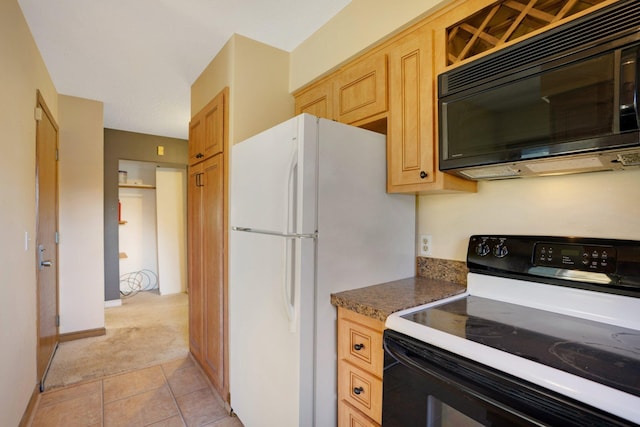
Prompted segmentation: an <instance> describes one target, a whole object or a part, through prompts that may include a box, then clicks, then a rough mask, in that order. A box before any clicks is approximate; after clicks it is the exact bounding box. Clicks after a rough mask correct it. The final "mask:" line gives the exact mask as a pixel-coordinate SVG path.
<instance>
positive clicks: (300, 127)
mask: <svg viewBox="0 0 640 427" xmlns="http://www.w3.org/2000/svg"><path fill="white" fill-rule="evenodd" d="M316 120H317V119H316V118H315V117H312V116H309V115H302V116H298V117H295V118H293V119H291V120H288V121H286V122H284V123H281V124H280V125H278V126H276V127H274V128H271V129H269V130H267V131H265V132H262V133H260V134H258V135H256V136H253V137H251V138H249V139H247V140H246V141H243V142H241V143H239V144H236V145H234V146H233V150H232V155H231V208H230V215H231V225H232V227H235V228H236V229H243V230H247V231H248V230H253V231H258V232H267V233H274V234H296V233H298V234H306V235H308V236H311V235H313V233H315V231H316V230H315V187H316V184H315V164H316V152H315V151H316V145H315V143H314V140H315V137H316V134H317V131H316V129H317V124H316ZM303 210H305V211H307V212H308V214H307V215H303ZM309 212H310V213H309ZM304 216H306V217H307V218H304V221H305V222H306V224H307V225H306V226H304V227H303V217H304Z"/></svg>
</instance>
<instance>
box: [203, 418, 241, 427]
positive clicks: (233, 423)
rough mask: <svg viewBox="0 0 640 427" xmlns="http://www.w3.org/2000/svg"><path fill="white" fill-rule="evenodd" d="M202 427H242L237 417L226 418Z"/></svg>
mask: <svg viewBox="0 0 640 427" xmlns="http://www.w3.org/2000/svg"><path fill="white" fill-rule="evenodd" d="M204 427H244V426H243V425H242V423H241V422H240V420H239V419H238V417H226V418H223V419H221V420H218V421H216V422H214V423H213V424H207V425H206V426H204Z"/></svg>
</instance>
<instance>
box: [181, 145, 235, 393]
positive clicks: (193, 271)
mask: <svg viewBox="0 0 640 427" xmlns="http://www.w3.org/2000/svg"><path fill="white" fill-rule="evenodd" d="M188 197H189V202H188V210H189V212H188V215H189V221H188V224H189V226H188V227H189V229H188V234H189V238H188V241H189V311H190V312H189V347H190V349H191V353H192V354H193V356H194V357H195V358H196V360H198V362H199V363H200V365H201V366H202V368H203V369H204V371H205V372H206V374H207V376H208V377H209V379H210V380H211V382H212V383H213V385H214V387H215V388H216V389H217V390H218V391H219V392H220V395H221V396H223V397H226V396H227V394H228V380H227V375H226V367H225V343H226V341H227V339H226V333H225V331H226V325H225V319H226V318H227V317H226V307H227V305H226V299H227V296H226V287H225V284H224V230H225V224H224V221H225V215H224V157H223V154H222V153H220V154H217V155H215V156H213V157H211V158H209V159H207V160H205V161H204V162H202V163H199V164H196V165H194V166H191V167H190V168H189V188H188Z"/></svg>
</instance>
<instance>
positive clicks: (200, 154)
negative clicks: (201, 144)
mask: <svg viewBox="0 0 640 427" xmlns="http://www.w3.org/2000/svg"><path fill="white" fill-rule="evenodd" d="M203 157H204V154H202V153H198V154H196V159H201V158H203Z"/></svg>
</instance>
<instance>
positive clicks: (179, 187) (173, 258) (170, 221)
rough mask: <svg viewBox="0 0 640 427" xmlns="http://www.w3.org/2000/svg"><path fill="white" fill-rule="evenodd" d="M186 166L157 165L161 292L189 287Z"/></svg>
mask: <svg viewBox="0 0 640 427" xmlns="http://www.w3.org/2000/svg"><path fill="white" fill-rule="evenodd" d="M186 188H187V187H186V171H185V170H184V169H173V168H156V224H157V228H158V231H157V235H158V283H159V284H160V293H161V294H162V295H165V294H175V293H179V292H185V291H186V289H187V193H186Z"/></svg>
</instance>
